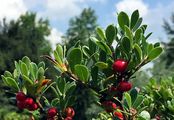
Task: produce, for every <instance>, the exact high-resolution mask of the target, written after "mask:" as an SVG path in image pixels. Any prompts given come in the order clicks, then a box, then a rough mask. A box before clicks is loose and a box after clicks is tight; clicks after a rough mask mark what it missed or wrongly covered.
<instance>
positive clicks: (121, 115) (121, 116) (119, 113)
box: [114, 111, 123, 120]
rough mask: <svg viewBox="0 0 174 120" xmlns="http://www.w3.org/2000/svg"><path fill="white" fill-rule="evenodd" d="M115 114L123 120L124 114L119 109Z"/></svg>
mask: <svg viewBox="0 0 174 120" xmlns="http://www.w3.org/2000/svg"><path fill="white" fill-rule="evenodd" d="M114 116H115V117H117V118H119V120H123V114H122V113H121V112H118V111H116V112H114Z"/></svg>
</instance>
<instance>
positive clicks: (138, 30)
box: [134, 29, 142, 44]
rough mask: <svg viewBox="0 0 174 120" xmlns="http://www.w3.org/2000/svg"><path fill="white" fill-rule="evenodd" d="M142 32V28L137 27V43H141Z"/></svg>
mask: <svg viewBox="0 0 174 120" xmlns="http://www.w3.org/2000/svg"><path fill="white" fill-rule="evenodd" d="M141 34H142V30H141V29H137V30H136V32H135V37H134V38H135V42H136V43H137V44H139V43H140V40H141Z"/></svg>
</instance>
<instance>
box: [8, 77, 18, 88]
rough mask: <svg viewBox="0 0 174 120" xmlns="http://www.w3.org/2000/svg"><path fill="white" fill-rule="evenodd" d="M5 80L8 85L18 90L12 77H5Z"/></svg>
mask: <svg viewBox="0 0 174 120" xmlns="http://www.w3.org/2000/svg"><path fill="white" fill-rule="evenodd" d="M6 80H7V83H8V85H10V86H11V87H13V88H14V89H15V90H16V91H19V86H18V84H17V82H16V81H15V80H14V79H13V78H11V77H7V78H6Z"/></svg>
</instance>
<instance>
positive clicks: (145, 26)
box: [140, 25, 147, 34]
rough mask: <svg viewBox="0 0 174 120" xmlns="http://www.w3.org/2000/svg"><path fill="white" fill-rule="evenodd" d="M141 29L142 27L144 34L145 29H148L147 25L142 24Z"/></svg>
mask: <svg viewBox="0 0 174 120" xmlns="http://www.w3.org/2000/svg"><path fill="white" fill-rule="evenodd" d="M140 29H142V31H143V34H144V33H145V31H146V29H147V25H142V26H141V27H140Z"/></svg>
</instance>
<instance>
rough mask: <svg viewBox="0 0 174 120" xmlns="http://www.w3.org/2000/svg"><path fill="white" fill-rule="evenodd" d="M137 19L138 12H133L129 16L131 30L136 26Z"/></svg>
mask: <svg viewBox="0 0 174 120" xmlns="http://www.w3.org/2000/svg"><path fill="white" fill-rule="evenodd" d="M138 18H139V12H138V10H135V11H134V12H133V13H132V15H131V25H130V27H131V29H132V28H133V27H134V26H135V25H136V23H137V21H138Z"/></svg>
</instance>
